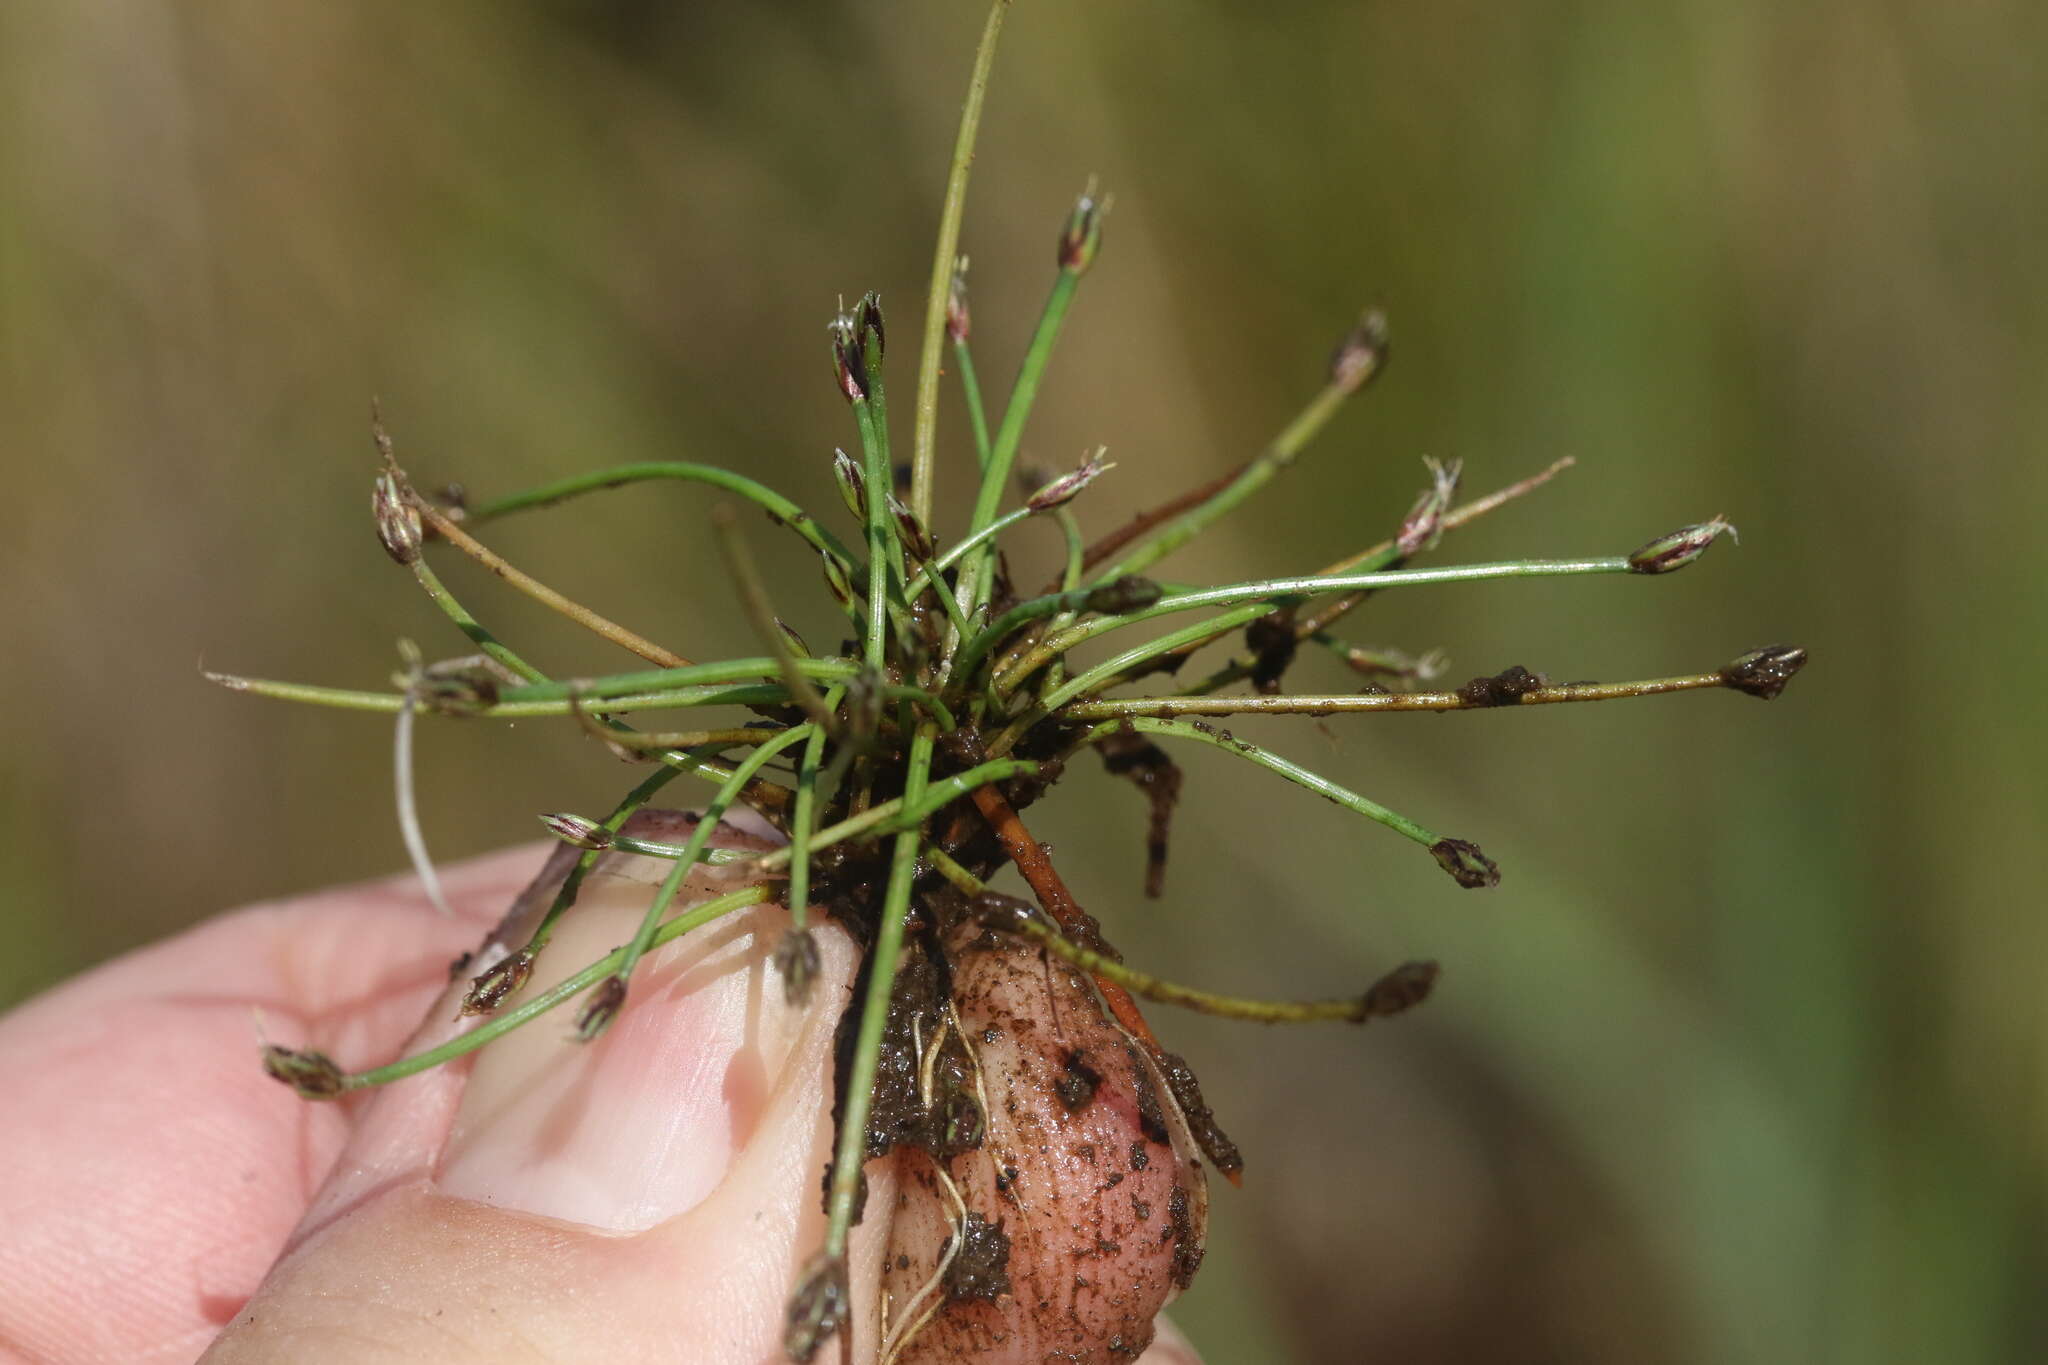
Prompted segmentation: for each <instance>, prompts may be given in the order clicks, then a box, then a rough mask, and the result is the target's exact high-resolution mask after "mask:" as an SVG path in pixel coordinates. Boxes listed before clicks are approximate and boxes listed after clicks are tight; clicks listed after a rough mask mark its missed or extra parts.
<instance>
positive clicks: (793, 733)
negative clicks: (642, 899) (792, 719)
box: [615, 725, 814, 981]
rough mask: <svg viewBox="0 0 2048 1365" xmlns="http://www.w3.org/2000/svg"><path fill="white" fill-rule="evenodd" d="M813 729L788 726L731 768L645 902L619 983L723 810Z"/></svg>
mask: <svg viewBox="0 0 2048 1365" xmlns="http://www.w3.org/2000/svg"><path fill="white" fill-rule="evenodd" d="M813 728H814V727H812V726H809V725H795V726H791V727H790V728H789V729H787V730H784V731H783V732H782V733H781V734H779V735H777V736H776V737H775V738H774V739H771V740H768V741H766V742H765V743H763V744H761V745H760V746H759V747H758V748H756V749H755V750H754V751H753V752H752V753H750V754H748V755H747V756H746V758H745V759H743V760H741V761H740V763H738V764H737V765H736V766H735V767H734V768H733V770H732V775H731V776H730V777H728V778H727V779H726V780H725V783H724V785H723V786H721V787H719V789H718V792H717V794H716V795H715V796H713V797H712V798H711V800H710V801H709V802H708V803H706V805H705V807H704V814H703V817H702V818H701V819H699V820H698V821H697V827H696V829H695V830H694V831H692V833H691V835H690V842H689V843H688V844H687V845H685V847H684V851H683V856H682V857H681V858H680V859H678V860H677V862H676V865H675V868H674V869H673V870H672V871H670V873H669V874H668V877H667V878H666V879H665V880H664V881H663V882H662V884H661V889H660V890H659V891H657V892H656V893H655V896H654V899H653V900H652V901H651V902H649V903H648V906H647V913H646V914H645V915H643V916H642V917H641V920H640V927H639V929H638V930H636V931H635V932H634V934H633V937H632V940H631V941H630V942H628V943H627V944H626V950H625V956H624V957H623V958H622V959H620V962H619V966H618V970H617V971H616V973H615V975H616V976H617V977H618V978H619V979H620V980H621V981H628V980H630V979H631V978H632V975H633V968H634V967H636V966H637V965H639V962H640V958H641V956H642V955H643V954H645V953H646V951H647V949H648V947H649V945H650V944H652V943H653V942H654V933H655V930H656V929H658V928H660V926H661V921H662V919H663V917H664V916H666V915H667V914H668V910H669V907H670V906H671V905H673V904H674V903H675V898H676V894H677V893H678V892H679V891H681V890H682V887H683V882H684V880H685V879H686V878H687V877H688V876H689V875H690V869H691V867H693V866H694V865H695V864H696V861H697V858H698V855H700V854H701V853H702V852H703V851H704V847H705V845H706V844H708V843H709V842H710V841H711V834H712V831H714V830H715V829H717V828H718V822H719V820H720V819H721V818H722V817H723V816H724V815H725V812H726V810H727V808H728V807H730V806H731V805H732V803H733V802H734V801H735V800H736V799H737V798H738V797H739V794H740V792H741V791H742V790H743V789H744V788H745V787H746V785H747V783H748V781H749V780H750V779H751V778H752V777H753V776H754V774H755V773H757V772H759V771H760V770H761V768H762V766H763V765H764V764H766V763H767V762H768V760H769V759H771V758H773V757H775V755H776V754H778V753H780V752H782V751H783V750H784V749H787V748H788V747H789V746H790V745H792V744H794V743H796V742H797V741H798V740H800V739H804V738H807V737H808V736H809V735H810V733H811V731H812V729H813Z"/></svg>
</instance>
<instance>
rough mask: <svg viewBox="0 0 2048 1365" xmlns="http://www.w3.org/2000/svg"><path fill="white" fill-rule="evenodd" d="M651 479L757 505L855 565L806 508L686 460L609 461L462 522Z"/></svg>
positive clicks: (489, 505) (477, 510)
mask: <svg viewBox="0 0 2048 1365" xmlns="http://www.w3.org/2000/svg"><path fill="white" fill-rule="evenodd" d="M654 479H679V480H682V481H684V482H686V483H701V484H708V485H710V486H711V487H713V488H722V489H724V490H725V491H726V492H728V493H732V494H735V495H736V496H738V497H742V498H745V499H747V500H748V501H749V502H752V503H754V504H756V505H757V506H759V507H760V508H761V509H762V510H763V511H765V512H767V513H768V515H769V516H771V517H773V518H774V519H775V520H776V521H778V522H780V523H781V524H783V525H785V526H787V527H789V529H790V530H792V531H794V532H796V533H797V534H798V535H800V536H802V537H803V538H804V539H805V540H806V541H808V542H810V544H812V545H813V546H815V547H817V548H818V549H819V550H821V551H823V552H824V553H826V554H828V555H831V556H832V557H834V558H835V559H837V560H838V561H839V562H840V563H841V564H843V565H845V566H846V568H847V571H848V572H849V573H850V572H852V571H853V568H854V566H855V565H856V564H858V563H859V561H858V560H857V559H856V558H855V557H854V554H853V552H852V551H851V550H849V549H847V548H846V546H845V545H844V544H842V543H841V542H840V540H839V538H838V537H837V536H835V535H833V534H832V533H831V532H830V531H828V530H826V529H825V528H824V527H823V526H821V525H820V524H819V523H818V521H817V520H816V519H815V518H814V517H812V516H811V514H810V513H809V512H806V511H804V509H803V508H801V507H799V506H797V505H796V504H795V503H794V502H791V501H790V500H789V499H788V498H785V497H784V496H782V494H780V493H778V492H776V491H775V490H774V489H772V488H769V487H768V486H767V485H766V484H763V483H760V482H759V481H757V480H754V479H750V478H748V477H747V476H746V475H744V474H735V473H733V472H732V471H731V470H729V469H720V468H719V467H718V466H716V465H708V464H690V463H687V462H685V461H682V460H659V461H650V462H645V463H639V464H622V465H614V466H613V467H611V468H610V469H598V470H593V471H592V472H590V473H588V474H577V475H574V476H572V477H570V478H566V479H558V480H556V481H555V482H553V483H546V484H542V485H540V486H539V487H538V488H528V489H523V490H521V491H520V492H517V493H508V494H506V495H505V496H504V497H502V498H493V499H491V500H490V501H489V502H486V503H483V504H482V505H480V506H477V507H472V508H470V509H469V513H468V515H467V516H466V517H465V518H464V522H465V524H468V525H478V524H481V523H483V522H487V521H495V520H497V519H498V518H499V517H505V516H511V515H512V514H513V513H515V512H524V511H528V510H530V509H533V508H540V507H550V506H553V505H554V504H556V503H559V502H566V501H568V500H569V499H570V498H576V497H581V496H583V495H584V494H586V493H596V492H601V491H603V490H605V489H608V488H621V487H624V486H626V485H627V484H633V483H641V482H645V481H648V480H654Z"/></svg>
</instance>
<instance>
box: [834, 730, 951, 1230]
mask: <svg viewBox="0 0 2048 1365" xmlns="http://www.w3.org/2000/svg"><path fill="white" fill-rule="evenodd" d="M932 736H933V731H932V726H931V723H930V722H929V721H927V722H925V723H924V724H922V725H920V726H919V727H918V728H917V733H916V734H915V735H914V736H912V738H911V741H910V758H909V762H908V764H907V765H906V766H905V768H904V777H903V800H904V803H905V805H906V806H914V805H915V804H916V803H917V801H918V799H919V798H920V797H922V796H923V795H924V787H925V780H926V778H927V777H928V776H929V775H930V772H931V762H932ZM922 841H923V835H922V833H921V832H920V831H919V830H918V829H916V828H914V827H913V828H910V829H906V830H904V831H903V832H902V833H901V834H898V835H897V836H896V847H895V851H894V853H893V854H892V855H891V857H890V861H889V884H888V888H887V890H885V891H884V892H883V895H882V917H881V923H880V924H879V925H877V926H876V930H875V945H874V947H873V949H871V950H870V952H869V954H868V991H867V996H866V998H865V999H864V1000H863V1001H862V1002H861V1014H860V1031H859V1033H858V1034H857V1035H856V1036H855V1038H854V1044H853V1065H852V1066H851V1067H850V1068H849V1069H848V1072H847V1082H846V1084H847V1088H846V1092H845V1100H846V1103H845V1107H844V1109H843V1110H842V1112H841V1117H840V1121H839V1144H838V1148H837V1150H836V1151H835V1153H834V1155H833V1159H832V1185H831V1190H830V1193H829V1195H828V1197H827V1201H826V1203H827V1208H828V1211H829V1216H830V1221H829V1222H828V1223H827V1225H826V1229H825V1253H826V1254H827V1255H829V1256H834V1257H843V1256H845V1254H846V1239H847V1234H848V1232H849V1231H850V1230H851V1229H852V1227H853V1202H854V1197H855V1195H856V1194H857V1193H858V1192H859V1189H860V1176H861V1167H862V1166H863V1165H865V1164H866V1157H867V1137H868V1109H869V1106H870V1103H871V1101H872V1100H873V1098H874V1093H873V1092H874V1086H875V1068H876V1065H877V1063H878V1062H879V1060H880V1057H881V1052H882V1028H883V1026H884V1025H885V1024H886V1023H887V1022H888V1019H889V1000H890V996H891V994H892V993H893V991H894V987H895V984H896V967H897V963H898V961H899V960H900V958H901V956H902V953H903V921H904V919H905V918H906V912H907V911H908V910H909V908H910V887H911V882H912V881H913V880H914V878H915V875H916V869H917V850H918V845H919V844H920V843H921V842H922Z"/></svg>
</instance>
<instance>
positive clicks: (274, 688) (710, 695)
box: [202, 670, 790, 720]
mask: <svg viewBox="0 0 2048 1365" xmlns="http://www.w3.org/2000/svg"><path fill="white" fill-rule="evenodd" d="M202 676H203V677H205V678H206V680H207V681H208V682H213V683H218V684H219V685H220V686H222V687H225V688H227V689H228V690H229V691H231V692H247V693H250V694H251V695H253V696H258V697H270V698H272V699H274V700H277V701H295V702H301V703H304V704H307V705H311V706H326V707H330V708H333V709H335V710H340V711H369V712H374V713H377V714H380V715H392V714H394V713H396V712H397V711H399V710H400V709H401V708H402V707H403V706H404V704H405V694H404V693H402V692H365V691H359V690H356V689H352V688H346V687H321V686H319V685H317V684H315V683H295V682H281V681H279V680H277V679H275V678H245V677H241V676H239V675H237V674H233V673H215V672H212V671H210V670H209V671H207V672H205V673H203V674H202ZM789 699H790V697H789V689H788V688H785V687H783V686H782V685H781V684H780V683H774V684H768V685H763V686H755V687H719V686H708V687H688V688H678V689H675V690H672V691H660V692H640V693H633V692H629V693H625V694H623V695H620V696H616V697H604V698H601V700H603V701H604V702H605V703H606V706H605V709H606V710H608V711H615V712H620V711H664V710H675V709H679V708H682V707H691V706H763V705H771V706H772V705H774V704H776V703H778V702H787V701H789ZM592 700H600V698H592ZM573 710H574V707H573V706H572V705H571V704H570V701H569V699H568V697H567V695H566V694H565V695H563V696H561V697H559V698H551V699H543V700H540V701H531V700H515V701H504V700H502V699H501V700H500V701H499V702H498V704H497V705H495V706H480V707H476V708H474V709H472V710H466V711H463V712H461V713H460V714H462V715H464V716H474V717H480V718H483V719H487V720H525V719H529V718H532V717H535V716H566V715H568V714H570V713H571V711H573Z"/></svg>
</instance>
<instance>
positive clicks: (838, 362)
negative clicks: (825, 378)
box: [826, 313, 868, 403]
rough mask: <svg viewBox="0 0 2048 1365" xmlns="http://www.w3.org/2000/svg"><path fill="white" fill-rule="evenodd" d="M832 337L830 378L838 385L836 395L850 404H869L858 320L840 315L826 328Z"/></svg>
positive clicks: (850, 315)
mask: <svg viewBox="0 0 2048 1365" xmlns="http://www.w3.org/2000/svg"><path fill="white" fill-rule="evenodd" d="M826 330H827V331H828V332H830V333H831V334H832V374H833V377H834V378H836V379H837V380H838V381H839V392H840V393H841V394H843V395H845V398H846V401H847V402H849V403H865V402H867V401H868V367H867V361H866V359H865V358H864V357H863V356H862V354H861V337H860V325H859V320H858V319H857V318H856V317H855V316H854V315H853V314H852V313H841V314H839V315H838V316H837V317H835V318H833V319H832V321H831V322H829V323H827V324H826Z"/></svg>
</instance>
